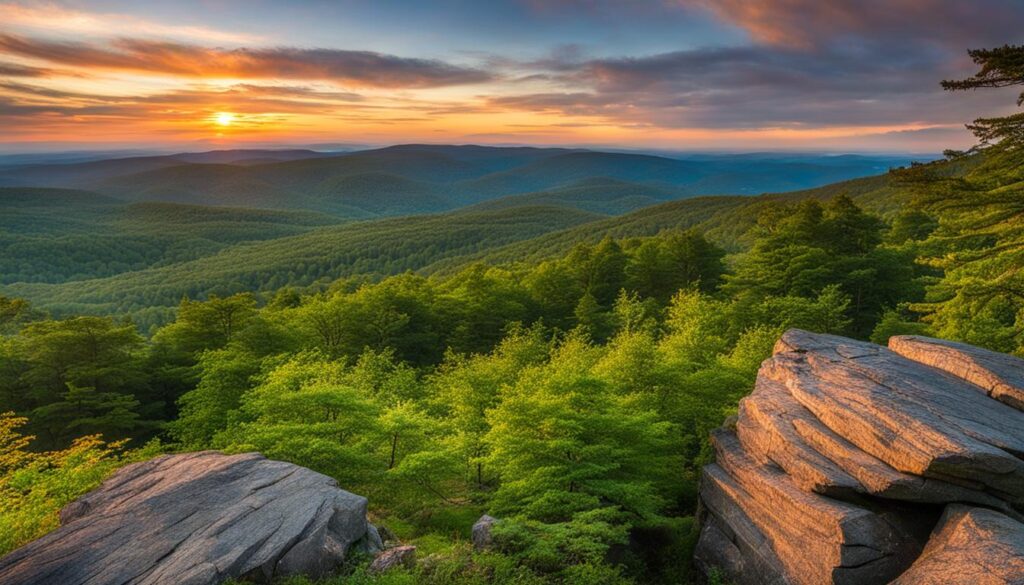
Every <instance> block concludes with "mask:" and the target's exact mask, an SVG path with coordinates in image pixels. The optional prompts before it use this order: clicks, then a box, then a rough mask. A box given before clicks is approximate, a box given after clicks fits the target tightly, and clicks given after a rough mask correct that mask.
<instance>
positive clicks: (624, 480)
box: [487, 336, 673, 522]
mask: <svg viewBox="0 0 1024 585" xmlns="http://www.w3.org/2000/svg"><path fill="white" fill-rule="evenodd" d="M600 355H601V350H600V349H598V348H595V347H594V346H591V345H590V344H589V343H587V342H586V341H584V340H583V339H582V338H581V337H579V336H574V337H569V338H568V339H566V340H565V341H564V342H563V343H562V344H561V345H560V346H559V347H558V348H557V349H555V350H554V352H553V353H552V356H551V359H550V361H549V362H548V363H546V364H542V365H538V366H533V367H530V368H527V369H526V370H525V371H524V372H523V373H522V374H521V376H520V377H519V379H518V380H517V382H516V384H515V385H514V386H512V387H510V388H508V390H507V394H506V395H505V396H504V399H503V400H502V401H501V402H500V404H499V405H498V406H497V407H495V408H494V409H493V410H491V411H490V412H489V413H488V420H489V422H490V424H491V430H490V432H489V433H488V435H487V443H488V444H489V445H490V448H491V453H490V456H489V457H488V462H489V463H490V464H491V465H492V466H493V467H494V468H495V469H497V470H498V473H499V474H500V476H501V483H500V485H499V486H498V489H497V490H496V491H495V493H494V499H493V500H492V506H493V507H494V508H495V509H496V510H497V511H499V513H506V514H522V515H524V516H526V517H530V518H535V519H538V520H543V521H547V522H564V521H567V520H570V519H571V518H572V517H573V516H574V515H575V514H576V513H579V512H582V511H587V510H594V509H597V508H602V507H618V508H621V509H622V510H624V511H626V512H627V513H629V514H632V515H635V516H636V517H645V516H648V515H651V514H655V513H657V511H658V510H659V509H660V506H661V504H662V499H661V495H660V494H659V493H658V492H657V490H656V489H655V487H654V485H655V484H656V483H658V482H659V481H661V480H662V479H664V476H665V475H666V474H668V473H670V472H671V469H672V467H673V466H672V463H671V461H672V456H671V454H670V453H669V452H668V449H667V447H668V446H669V436H670V432H671V425H670V424H669V423H666V422H663V421H660V420H659V419H658V416H657V415H656V414H655V413H653V412H650V411H644V410H638V409H635V408H632V407H631V406H630V405H629V404H628V401H626V400H624V397H623V396H620V395H618V394H617V393H616V392H615V391H614V389H613V388H612V386H611V385H610V384H608V383H607V382H604V381H603V380H601V379H600V378H598V377H596V376H595V375H593V374H592V373H591V370H592V368H593V367H594V365H595V364H596V362H597V361H598V359H599V358H600Z"/></svg>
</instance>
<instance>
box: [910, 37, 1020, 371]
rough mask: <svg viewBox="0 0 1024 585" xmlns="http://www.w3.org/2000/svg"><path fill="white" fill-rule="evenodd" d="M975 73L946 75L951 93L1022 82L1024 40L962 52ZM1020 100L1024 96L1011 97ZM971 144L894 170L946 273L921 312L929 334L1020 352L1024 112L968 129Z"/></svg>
mask: <svg viewBox="0 0 1024 585" xmlns="http://www.w3.org/2000/svg"><path fill="white" fill-rule="evenodd" d="M969 53H970V55H971V58H972V59H973V60H974V62H975V63H977V64H978V65H979V66H980V68H979V71H978V73H976V74H975V75H974V76H972V77H970V78H968V79H964V80H958V81H945V82H943V83H942V86H943V87H944V88H945V89H947V90H951V91H962V90H975V89H983V88H997V87H1009V86H1019V85H1024V46H1004V47H1000V48H996V49H979V50H972V51H970V52H969ZM1017 105H1018V106H1021V105H1024V93H1022V94H1021V96H1020V97H1019V98H1018V100H1017ZM968 128H970V129H971V130H972V131H973V132H974V134H975V135H976V136H977V137H978V139H979V144H978V145H977V146H976V147H974V148H972V149H971V150H970V151H969V153H973V154H974V155H975V156H972V157H969V158H965V157H964V154H965V153H955V152H951V153H948V154H949V155H950V156H951V158H952V159H953V160H952V161H940V162H937V163H931V164H927V165H917V166H915V167H912V168H911V169H908V170H905V171H902V172H899V173H897V178H899V179H902V180H904V181H906V183H907V184H908V185H909V186H911V187H912V188H913V189H914V190H915V195H916V197H915V203H916V205H917V206H918V207H919V208H920V209H922V210H924V211H926V212H928V213H929V214H932V215H934V216H937V217H938V218H939V227H938V229H937V230H935V232H934V233H933V234H932V236H931V238H930V239H929V241H928V242H927V243H926V246H927V248H928V249H930V250H931V253H930V258H929V259H928V261H929V262H930V264H931V265H932V266H934V267H936V268H939V269H942V270H943V271H944V272H945V275H944V277H943V278H942V280H941V281H940V282H939V283H938V284H937V285H935V286H933V287H931V288H930V290H929V293H928V298H927V302H926V303H920V304H916V305H914V306H913V307H914V308H915V309H916V310H918V311H921V312H924V313H926V318H927V319H928V320H929V321H930V322H931V324H932V329H933V331H934V333H936V334H938V335H940V336H943V337H949V338H954V339H960V340H963V341H967V342H969V343H975V344H979V345H984V346H987V347H991V348H993V349H997V350H1001V351H1018V352H1021V351H1024V273H1022V270H1021V267H1022V266H1024V148H1022V147H1024V113H1017V114H1012V115H1010V116H1004V117H1000V118H981V119H978V120H975V121H974V123H973V124H970V125H968Z"/></svg>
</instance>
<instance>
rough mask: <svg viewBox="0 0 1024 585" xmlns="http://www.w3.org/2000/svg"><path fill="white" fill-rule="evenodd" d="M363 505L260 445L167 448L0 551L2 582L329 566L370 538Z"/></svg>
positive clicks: (163, 578)
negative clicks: (39, 531) (42, 530)
mask: <svg viewBox="0 0 1024 585" xmlns="http://www.w3.org/2000/svg"><path fill="white" fill-rule="evenodd" d="M366 506H367V502H366V499H365V498H363V497H361V496H357V495H354V494H351V493H349V492H346V491H344V490H342V489H340V488H338V486H337V483H336V482H335V481H334V480H333V479H331V478H329V477H327V476H325V475H321V474H319V473H316V472H314V471H311V470H309V469H305V468H303V467H299V466H296V465H292V464H290V463H284V462H281V461H271V460H268V459H266V458H264V457H263V456H262V455H259V454H255V453H249V454H243V455H224V454H221V453H216V452H210V451H207V452H200V453H188V454H183V455H165V456H161V457H157V458H155V459H152V460H150V461H146V462H144V463H136V464H133V465H129V466H126V467H124V468H123V469H121V470H119V471H118V472H117V473H115V474H114V475H113V476H111V477H110V478H109V479H108V480H107V481H105V482H103V485H101V486H100V487H99V488H97V489H96V490H94V491H92V492H90V493H89V494H87V495H85V496H84V497H82V498H80V499H78V500H77V501H75V502H73V503H71V504H69V505H68V506H67V507H65V508H64V509H63V510H62V511H61V527H60V528H59V529H57V530H55V531H54V532H51V533H50V534H47V535H46V536H44V537H42V538H40V539H38V540H35V541H33V542H31V543H29V544H27V545H25V546H23V547H21V548H19V549H17V550H15V551H14V552H12V553H10V554H9V555H7V556H5V557H3V558H2V559H0V583H4V584H5V585H29V584H31V585H47V584H52V585H112V584H118V585H122V584H132V585H158V584H175V585H208V584H213V583H219V582H221V581H223V580H226V579H228V578H240V579H246V580H252V581H256V582H266V581H269V580H270V579H271V578H272V577H276V576H281V575H292V574H305V575H310V576H313V577H317V576H322V575H325V574H328V573H329V572H331V571H333V570H335V569H337V568H338V566H339V565H340V564H341V563H342V561H343V560H344V559H345V557H346V554H347V553H348V551H349V550H350V548H351V547H353V545H356V546H361V547H364V545H365V544H366V543H367V539H366V537H367V534H368V530H369V529H370V528H371V526H370V525H369V524H368V522H367V520H366ZM367 547H368V548H370V549H372V548H374V547H373V545H372V543H370V544H369V545H367Z"/></svg>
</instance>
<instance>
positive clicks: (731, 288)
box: [724, 195, 916, 336]
mask: <svg viewBox="0 0 1024 585" xmlns="http://www.w3.org/2000/svg"><path fill="white" fill-rule="evenodd" d="M881 242H882V223H881V221H880V220H879V219H877V218H875V217H873V216H871V215H868V214H866V213H864V212H863V211H862V210H861V209H860V208H858V207H857V206H856V205H855V204H854V203H853V201H852V200H851V199H850V198H849V197H846V196H843V195H840V196H838V197H835V198H834V199H832V200H831V201H830V202H829V203H828V204H827V205H826V206H822V205H821V204H819V203H818V202H817V201H815V200H813V199H812V200H806V201H803V202H802V203H800V204H799V205H797V206H795V207H793V208H788V209H787V208H780V207H769V208H767V209H766V210H765V211H764V212H762V215H761V218H760V220H759V226H758V231H757V238H756V240H755V242H754V246H753V248H752V249H751V250H750V252H749V253H748V254H746V255H744V256H743V257H742V258H741V259H740V262H739V264H738V266H737V270H736V274H735V275H734V276H733V277H731V278H730V279H729V282H728V283H727V285H726V286H725V287H724V288H725V290H726V291H728V292H730V293H732V294H734V295H736V296H739V297H745V296H752V297H753V298H755V299H764V298H768V297H784V296H785V297H800V298H815V297H817V296H818V295H820V294H823V293H824V292H825V291H826V288H827V287H829V286H830V285H831V286H836V287H838V291H837V292H841V293H842V294H844V295H845V296H846V297H847V298H848V302H849V307H848V310H847V311H846V315H847V316H848V317H849V318H850V320H851V322H850V330H849V333H853V334H855V335H858V336H866V335H867V334H868V333H869V332H870V329H871V326H873V324H874V322H875V320H876V319H877V318H878V316H879V314H880V313H881V311H882V309H883V308H884V307H887V306H893V305H895V304H896V303H897V302H899V301H900V300H903V299H905V298H907V296H908V295H911V294H913V292H914V290H915V289H914V286H913V281H914V278H915V277H916V274H915V272H914V270H913V269H912V256H910V255H909V254H907V253H906V252H904V251H901V250H898V249H891V248H886V247H884V246H881ZM829 294H832V293H829Z"/></svg>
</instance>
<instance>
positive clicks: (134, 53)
mask: <svg viewBox="0 0 1024 585" xmlns="http://www.w3.org/2000/svg"><path fill="white" fill-rule="evenodd" d="M0 51H2V52H6V53H8V54H13V55H20V56H23V57H31V58H34V59H42V60H45V61H48V62H51V63H60V64H63V65H70V66H77V67H86V68H100V69H120V70H129V71H142V72H150V73H164V74H171V75H179V76H189V77H230V78H241V79H321V80H331V81H334V82H338V83H342V84H345V85H350V86H353V87H383V88H423V87H442V86H448V85H463V84H469V83H479V82H483V81H487V80H490V79H492V75H491V74H490V73H487V72H485V71H482V70H480V69H474V68H470V67H461V66H458V65H452V64H449V63H445V62H443V61H438V60H434V59H415V58H407V57H398V56H395V55H386V54H382V53H375V52H371V51H344V50H338V49H300V48H294V47H270V48H244V47H243V48H237V49H223V48H219V47H205V46H200V45H194V44H183V43H175V42H168V41H157V40H152V39H140V38H122V39H116V40H114V41H111V42H110V43H108V44H97V43H85V42H58V41H50V40H45V39H41V38H36V37H24V36H15V35H0Z"/></svg>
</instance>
